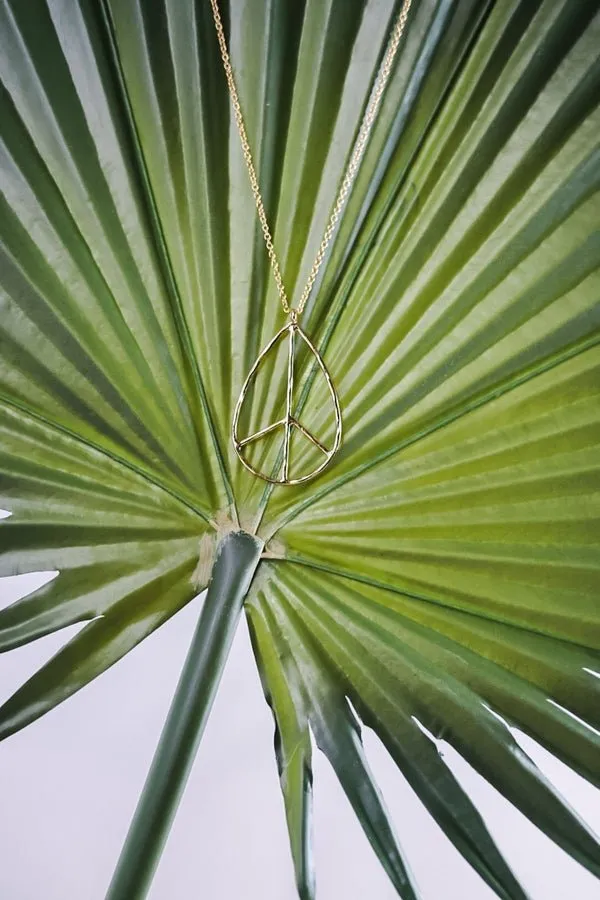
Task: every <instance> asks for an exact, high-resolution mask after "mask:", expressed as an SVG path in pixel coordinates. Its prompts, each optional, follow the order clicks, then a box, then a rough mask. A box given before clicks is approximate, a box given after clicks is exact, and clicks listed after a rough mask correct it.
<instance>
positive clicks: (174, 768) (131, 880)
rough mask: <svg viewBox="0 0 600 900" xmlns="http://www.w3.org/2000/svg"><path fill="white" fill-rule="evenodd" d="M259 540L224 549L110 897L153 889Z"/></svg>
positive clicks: (133, 898)
mask: <svg viewBox="0 0 600 900" xmlns="http://www.w3.org/2000/svg"><path fill="white" fill-rule="evenodd" d="M262 546H263V545H262V542H261V541H260V540H259V539H257V538H255V537H253V536H251V535H249V534H245V533H243V532H240V533H234V534H228V535H227V536H226V537H224V538H223V540H222V541H221V543H220V544H219V547H218V548H217V554H216V559H215V563H214V566H213V571H212V577H211V581H210V584H209V587H208V592H207V595H206V599H205V601H204V605H203V607H202V611H201V613H200V619H199V621H198V625H197V626H196V631H195V633H194V636H193V638H192V642H191V645H190V649H189V652H188V655H187V659H186V661H185V664H184V667H183V670H182V673H181V676H180V679H179V683H178V685H177V689H176V691H175V696H174V698H173V702H172V704H171V708H170V710H169V714H168V716H167V720H166V722H165V725H164V728H163V732H162V735H161V737H160V741H159V744H158V747H157V749H156V753H155V755H154V759H153V761H152V765H151V767H150V771H149V773H148V777H147V779H146V783H145V785H144V789H143V791H142V794H141V797H140V800H139V802H138V806H137V809H136V812H135V815H134V817H133V820H132V823H131V825H130V828H129V833H128V835H127V838H126V840H125V844H124V846H123V850H122V851H121V856H120V859H119V862H118V864H117V868H116V871H115V874H114V876H113V879H112V881H111V884H110V887H109V889H108V893H107V895H106V900H142V898H144V897H145V896H146V894H147V892H148V890H149V888H150V884H151V882H152V878H153V876H154V872H155V870H156V867H157V865H158V861H159V859H160V855H161V852H162V850H163V847H164V844H165V842H166V839H167V836H168V833H169V830H170V827H171V824H172V822H173V818H174V816H175V812H176V810H177V806H178V804H179V800H180V798H181V795H182V793H183V789H184V787H185V784H186V781H187V778H188V775H189V772H190V769H191V766H192V763H193V761H194V757H195V755H196V751H197V749H198V745H199V743H200V738H201V737H202V733H203V731H204V726H205V724H206V720H207V718H208V714H209V712H210V710H211V707H212V704H213V700H214V697H215V694H216V691H217V687H218V685H219V681H220V679H221V674H222V672H223V668H224V665H225V661H226V659H227V656H228V654H229V650H230V648H231V644H232V641H233V636H234V634H235V630H236V627H237V623H238V620H239V617H240V613H241V610H242V605H243V601H244V597H245V595H246V593H247V591H248V588H249V586H250V582H251V580H252V577H253V575H254V572H255V570H256V567H257V565H258V561H259V558H260V554H261V551H262Z"/></svg>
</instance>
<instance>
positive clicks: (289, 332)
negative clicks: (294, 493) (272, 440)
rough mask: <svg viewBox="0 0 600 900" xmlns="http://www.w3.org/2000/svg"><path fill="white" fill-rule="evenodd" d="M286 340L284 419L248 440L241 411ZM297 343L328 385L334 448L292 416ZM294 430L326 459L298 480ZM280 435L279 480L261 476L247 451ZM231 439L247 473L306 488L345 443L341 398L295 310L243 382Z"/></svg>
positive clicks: (262, 429) (267, 479)
mask: <svg viewBox="0 0 600 900" xmlns="http://www.w3.org/2000/svg"><path fill="white" fill-rule="evenodd" d="M286 338H287V341H288V356H287V389H286V404H285V415H284V416H283V417H282V418H281V419H278V420H277V421H276V422H273V423H272V424H270V425H267V426H266V427H265V428H261V429H260V431H256V432H254V434H250V435H247V436H246V437H241V436H240V434H239V419H240V413H241V411H242V407H243V405H244V401H245V399H246V396H247V394H248V390H249V389H250V387H251V385H252V383H253V381H254V379H255V378H256V374H257V372H258V370H259V368H260V366H261V365H262V363H263V362H264V361H265V359H266V357H267V355H268V354H269V353H270V352H271V350H273V348H274V347H275V346H276V344H277V343H278V342H279V341H280V340H285V339H286ZM296 341H304V343H305V344H306V346H307V347H308V350H309V351H310V353H311V354H312V356H313V357H314V359H315V360H316V362H317V364H318V366H319V368H320V370H321V373H322V374H323V376H324V378H325V382H326V384H327V387H328V389H329V396H330V399H331V404H332V411H333V413H334V415H335V437H334V440H333V445H332V446H331V447H329V448H328V447H326V446H325V445H324V444H323V443H322V442H321V441H320V440H319V439H318V438H317V437H315V435H314V434H312V433H311V431H309V430H308V429H307V428H305V427H304V426H303V425H302V423H301V422H300V421H299V420H298V419H296V418H294V416H293V415H292V412H293V405H292V403H293V393H294V346H295V343H296ZM294 429H298V431H300V432H301V433H302V434H303V435H304V437H305V438H307V439H308V440H309V441H311V442H312V443H313V444H314V446H315V447H317V448H318V450H319V451H320V452H321V454H322V455H323V460H322V462H321V463H320V464H319V465H317V466H316V467H315V468H314V469H313V470H312V471H311V472H309V473H308V474H304V475H301V476H298V477H294V475H293V473H292V471H291V469H293V465H292V462H293V461H291V460H290V439H291V436H292V432H293V430H294ZM280 432H281V436H282V437H281V442H282V443H281V450H282V451H283V452H282V453H281V451H280V454H281V465H280V472H279V477H276V476H274V475H273V474H269V475H268V474H266V473H265V472H260V471H259V470H258V469H256V468H255V467H254V466H253V465H252V464H251V463H250V462H249V461H248V459H247V457H246V456H245V455H244V449H245V448H246V447H248V445H249V444H251V443H253V442H254V441H260V440H263V439H264V438H267V437H268V436H274V435H277V434H278V433H280ZM231 437H232V440H233V446H234V448H235V452H236V453H237V455H238V456H239V458H240V461H241V462H242V464H243V465H244V466H245V467H246V468H247V469H248V471H249V472H252V474H253V475H256V476H257V477H258V478H262V479H263V480H264V481H269V482H271V484H287V485H292V484H303V483H304V482H305V481H310V479H311V478H315V477H316V476H317V475H319V474H320V473H321V472H322V471H323V469H325V468H326V466H328V465H329V463H330V462H331V460H332V459H333V457H334V456H335V454H336V453H337V451H338V450H339V447H340V444H341V442H342V413H341V410H340V403H339V400H338V396H337V393H336V390H335V387H334V386H333V382H332V380H331V376H330V375H329V372H328V371H327V369H326V367H325V363H324V362H323V359H322V358H321V355H320V354H319V351H318V350H317V349H316V347H315V346H314V345H313V343H312V342H311V340H310V338H309V337H308V336H307V335H306V334H305V332H304V331H303V330H302V329H301V328H300V325H299V324H298V317H297V314H296V311H295V310H292V311H291V313H290V322H289V323H288V324H287V325H284V326H283V328H281V329H280V330H279V331H278V332H277V334H276V335H275V337H274V338H272V339H271V340H270V341H269V343H268V344H267V346H266V347H265V348H264V350H262V352H261V353H260V354H259V356H258V358H257V360H256V362H255V363H254V365H253V366H252V368H251V369H250V371H249V373H248V376H247V378H246V380H245V381H244V384H243V387H242V390H241V393H240V396H239V399H238V402H237V404H236V407H235V412H234V414H233V424H232V429H231Z"/></svg>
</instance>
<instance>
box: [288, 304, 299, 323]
mask: <svg viewBox="0 0 600 900" xmlns="http://www.w3.org/2000/svg"><path fill="white" fill-rule="evenodd" d="M288 315H289V317H290V325H297V324H298V310H297V309H294V308H293V307H292V308H291V309H290V311H289V313H288Z"/></svg>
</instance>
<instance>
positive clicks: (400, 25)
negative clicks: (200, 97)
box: [210, 0, 412, 319]
mask: <svg viewBox="0 0 600 900" xmlns="http://www.w3.org/2000/svg"><path fill="white" fill-rule="evenodd" d="M411 2H412V0H404V3H403V4H402V8H401V9H400V12H399V14H398V18H397V19H396V22H395V24H394V28H393V30H392V33H391V35H390V39H389V41H388V45H387V48H386V51H385V55H384V57H383V60H382V62H381V65H380V67H379V71H378V73H377V77H376V79H375V82H374V84H373V88H372V90H371V95H370V97H369V102H368V104H367V109H366V110H365V114H364V116H363V120H362V122H361V125H360V129H359V131H358V136H357V138H356V142H355V144H354V149H353V150H352V155H351V157H350V162H349V163H348V167H347V169H346V173H345V175H344V178H343V180H342V184H341V186H340V189H339V191H338V195H337V197H336V201H335V204H334V206H333V210H332V212H331V216H330V218H329V222H328V224H327V227H326V229H325V233H324V234H323V239H322V241H321V245H320V247H319V249H318V251H317V255H316V257H315V261H314V263H313V264H312V268H311V270H310V272H309V275H308V279H307V282H306V284H305V286H304V290H303V291H302V294H301V296H300V301H299V303H298V306H297V307H296V308H295V309H294V308H293V307H292V306H291V305H290V302H289V300H288V296H287V293H286V290H285V287H284V284H283V278H282V276H281V269H280V268H279V261H278V259H277V254H276V252H275V246H274V244H273V237H272V235H271V230H270V228H269V223H268V222H267V214H266V212H265V207H264V203H263V200H262V197H261V195H260V187H259V184H258V177H257V175H256V169H255V168H254V161H253V159H252V153H251V151H250V144H249V142H248V135H247V133H246V126H245V124H244V118H243V116H242V108H241V105H240V98H239V96H238V92H237V88H236V85H235V79H234V77H233V69H232V67H231V59H230V57H229V51H228V50H227V41H226V40H225V32H224V30H223V22H222V20H221V14H220V12H219V5H218V0H210V5H211V7H212V12H213V18H214V21H215V28H216V31H217V40H218V42H219V49H220V51H221V58H222V60H223V68H224V69H225V77H226V79H227V86H228V88H229V94H230V96H231V104H232V106H233V115H234V117H235V122H236V125H237V129H238V132H239V135H240V141H241V144H242V153H243V156H244V161H245V163H246V168H247V169H248V175H249V177H250V187H251V188H252V193H253V195H254V201H255V203H256V210H257V212H258V218H259V221H260V227H261V229H262V233H263V236H264V239H265V245H266V248H267V253H268V254H269V260H270V262H271V269H272V271H273V277H274V278H275V283H276V285H277V291H278V293H279V299H280V300H281V305H282V306H283V309H284V311H285V312H286V313H287V314H288V315H289V314H293V315H294V319H297V317H298V316H300V315H301V314H302V311H303V310H304V307H305V306H306V303H307V301H308V298H309V297H310V292H311V291H312V289H313V286H314V283H315V281H316V279H317V275H318V274H319V270H320V268H321V266H322V265H323V261H324V259H325V254H326V253H327V248H328V247H329V244H330V243H331V239H332V238H333V235H334V232H335V229H336V227H337V224H338V222H339V219H340V216H341V214H342V210H343V208H344V205H345V203H346V200H347V199H348V194H349V193H350V189H351V188H352V185H353V183H354V180H355V178H356V175H357V173H358V169H359V166H360V162H361V159H362V157H363V154H364V152H365V148H366V146H367V141H368V139H369V135H370V133H371V129H372V128H373V125H374V123H375V119H376V117H377V113H378V111H379V107H380V105H381V100H382V97H383V94H384V91H385V88H386V86H387V83H388V81H389V79H390V75H391V72H392V67H393V64H394V59H395V58H396V54H397V52H398V47H399V46H400V41H401V39H402V34H403V33H404V29H405V27H406V21H407V19H408V14H409V11H410V7H411Z"/></svg>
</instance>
